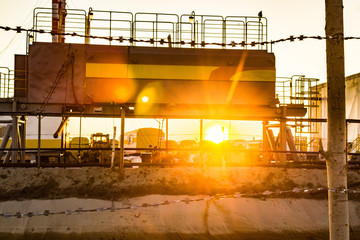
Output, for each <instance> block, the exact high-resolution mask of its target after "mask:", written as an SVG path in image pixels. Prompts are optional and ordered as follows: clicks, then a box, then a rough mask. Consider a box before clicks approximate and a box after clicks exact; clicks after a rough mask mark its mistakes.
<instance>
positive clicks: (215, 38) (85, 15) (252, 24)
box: [33, 8, 268, 50]
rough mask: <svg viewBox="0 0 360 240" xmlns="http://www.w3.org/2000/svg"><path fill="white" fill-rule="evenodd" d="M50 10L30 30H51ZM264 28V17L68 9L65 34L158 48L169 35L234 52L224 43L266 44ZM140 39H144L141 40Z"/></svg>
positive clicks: (40, 11) (39, 12) (36, 15)
mask: <svg viewBox="0 0 360 240" xmlns="http://www.w3.org/2000/svg"><path fill="white" fill-rule="evenodd" d="M51 10H52V9H51V8H35V9H34V12H33V29H38V28H39V26H41V27H42V28H46V29H51V22H52V12H51ZM79 16H81V18H79ZM192 16H193V17H192ZM189 17H191V18H192V20H193V22H190V19H189ZM79 20H81V21H79ZM213 23H214V24H213ZM215 23H217V24H215ZM40 24H41V25H40ZM140 25H141V26H140ZM267 28H268V21H267V19H266V18H264V17H261V18H259V17H255V16H226V17H223V16H220V15H208V14H199V15H197V14H195V12H193V13H191V14H182V15H180V16H179V15H177V14H174V13H156V12H155V13H154V12H138V13H135V14H133V13H131V12H123V11H107V10H93V9H91V8H90V9H89V11H88V12H86V11H85V10H82V9H67V18H66V23H65V29H66V30H71V31H75V32H76V31H79V32H85V35H92V36H100V37H126V38H134V39H135V38H136V37H139V39H141V40H151V39H152V40H154V41H151V44H152V43H153V42H155V44H154V45H155V46H157V42H159V41H160V40H161V39H166V38H167V36H165V35H166V34H170V35H173V36H171V41H173V42H176V43H180V42H181V41H192V42H194V43H195V44H192V46H191V47H196V46H197V45H198V44H200V42H201V43H202V44H201V46H202V47H205V45H206V44H205V43H206V41H207V40H208V41H211V43H218V46H217V47H219V48H233V47H232V46H229V45H228V46H226V43H229V41H231V42H232V41H237V42H239V41H240V42H244V43H246V44H249V43H250V42H261V41H267V34H268V30H267ZM71 31H70V32H71ZM66 32H69V31H66ZM148 32H151V33H153V34H152V35H149V34H147V33H148ZM90 33H91V34H90ZM104 33H105V34H104ZM34 35H35V36H34V41H38V39H37V38H36V33H35V34H34ZM140 36H145V37H144V38H141V37H140ZM67 41H68V42H71V41H72V38H68V39H67ZM84 41H85V40H84ZM92 41H93V43H96V44H125V43H121V42H120V43H118V42H114V41H108V40H99V39H98V40H96V41H95V40H92ZM85 42H86V43H90V39H87V41H85ZM134 44H135V41H134V42H133V41H131V42H130V45H134ZM246 44H245V45H236V46H235V48H240V49H247V45H246ZM176 46H177V47H190V45H184V44H177V45H176ZM176 46H175V47H176ZM215 47H216V46H215ZM251 49H252V48H251ZM257 49H259V50H263V49H264V50H267V45H258V47H257Z"/></svg>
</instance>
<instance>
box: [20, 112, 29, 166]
mask: <svg viewBox="0 0 360 240" xmlns="http://www.w3.org/2000/svg"><path fill="white" fill-rule="evenodd" d="M21 120H22V121H23V122H22V123H21V126H20V136H21V141H20V142H21V146H20V147H21V148H22V149H23V150H21V163H25V148H26V121H27V118H26V116H22V118H21Z"/></svg>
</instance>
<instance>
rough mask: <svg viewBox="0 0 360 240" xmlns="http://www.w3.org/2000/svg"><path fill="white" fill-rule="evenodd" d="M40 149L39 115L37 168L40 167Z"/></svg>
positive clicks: (39, 119)
mask: <svg viewBox="0 0 360 240" xmlns="http://www.w3.org/2000/svg"><path fill="white" fill-rule="evenodd" d="M40 148H41V115H40V114H39V115H38V149H37V167H38V168H40V167H41V161H40Z"/></svg>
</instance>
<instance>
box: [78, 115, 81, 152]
mask: <svg viewBox="0 0 360 240" xmlns="http://www.w3.org/2000/svg"><path fill="white" fill-rule="evenodd" d="M79 121H80V123H79V156H78V159H79V158H80V156H81V116H80V118H79Z"/></svg>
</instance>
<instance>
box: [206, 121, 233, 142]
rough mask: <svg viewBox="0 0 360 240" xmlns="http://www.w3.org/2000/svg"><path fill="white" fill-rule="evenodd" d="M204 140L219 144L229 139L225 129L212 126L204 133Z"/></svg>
mask: <svg viewBox="0 0 360 240" xmlns="http://www.w3.org/2000/svg"><path fill="white" fill-rule="evenodd" d="M205 139H206V140H209V141H212V142H214V143H220V142H222V141H224V140H227V139H229V137H228V133H227V129H225V128H224V127H222V126H219V125H215V126H212V127H211V128H209V129H208V130H207V131H206V136H205Z"/></svg>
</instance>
